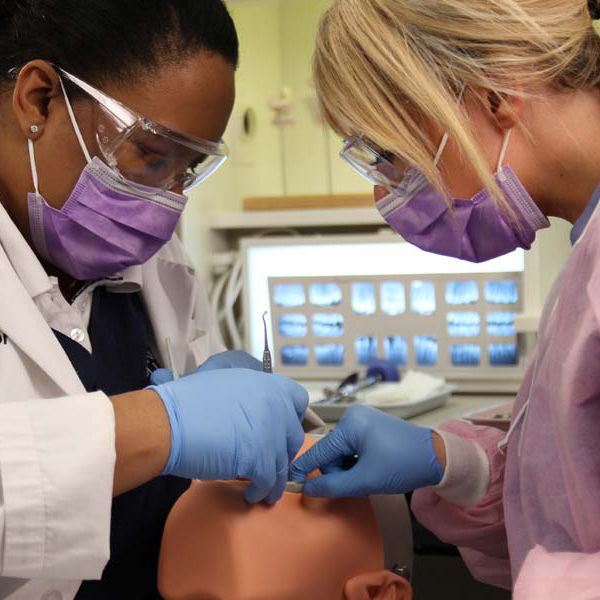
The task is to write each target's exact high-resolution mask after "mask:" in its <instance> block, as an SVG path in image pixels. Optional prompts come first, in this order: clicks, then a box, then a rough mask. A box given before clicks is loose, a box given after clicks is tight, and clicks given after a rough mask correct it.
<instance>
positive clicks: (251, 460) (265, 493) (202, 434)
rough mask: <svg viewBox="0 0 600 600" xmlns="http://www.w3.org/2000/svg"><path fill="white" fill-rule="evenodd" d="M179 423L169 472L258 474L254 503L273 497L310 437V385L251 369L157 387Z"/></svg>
mask: <svg viewBox="0 0 600 600" xmlns="http://www.w3.org/2000/svg"><path fill="white" fill-rule="evenodd" d="M149 389H153V390H155V391H156V392H157V393H158V394H159V396H160V397H161V398H162V401H163V403H164V405H165V408H166V410H167V414H168V415H169V421H170V423H171V452H170V456H169V460H168V462H167V465H166V467H165V470H164V472H163V474H164V475H178V476H179V477H186V478H190V479H206V480H215V479H224V480H227V479H238V478H245V479H250V480H251V482H252V483H251V485H250V486H249V487H248V489H247V490H246V500H247V501H248V502H250V503H255V502H260V501H261V500H266V501H267V502H269V503H270V504H273V503H275V502H277V500H279V499H280V498H281V496H282V494H283V488H284V487H285V484H286V482H287V477H288V470H289V467H290V465H291V463H292V461H293V460H294V456H296V454H297V453H298V451H299V450H300V447H301V446H302V443H303V441H304V432H303V431H302V426H301V421H302V418H303V416H304V412H305V411H306V407H307V406H308V393H307V392H306V390H305V389H304V388H303V387H302V386H300V385H298V384H297V383H295V382H294V381H292V380H291V379H288V378H287V377H282V376H281V375H272V374H266V373H257V372H256V371H251V370H249V369H227V370H219V371H206V372H202V373H196V374H194V375H189V376H187V377H182V378H181V379H178V380H177V381H172V382H170V383H165V384H163V385H159V386H152V387H150V388H149Z"/></svg>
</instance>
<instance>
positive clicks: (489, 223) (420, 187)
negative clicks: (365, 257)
mask: <svg viewBox="0 0 600 600" xmlns="http://www.w3.org/2000/svg"><path fill="white" fill-rule="evenodd" d="M509 139H510V131H509V132H508V133H507V135H506V138H505V141H504V146H503V148H502V152H501V153H500V160H499V162H498V169H497V172H496V175H495V179H496V181H497V183H498V185H499V186H500V190H501V191H502V194H503V196H504V199H505V200H506V202H507V204H508V205H509V206H510V207H511V209H512V210H513V212H514V217H515V219H511V217H510V216H509V215H508V214H506V213H505V211H504V210H503V209H502V208H501V207H499V206H498V204H497V202H496V201H495V200H494V198H493V197H492V196H491V195H490V194H489V192H488V191H487V190H482V191H480V192H479V193H478V194H477V195H476V196H474V197H473V198H471V199H470V200H467V199H459V198H451V199H450V202H449V201H448V198H446V197H444V195H443V194H440V193H439V192H438V191H437V190H436V189H435V187H434V186H433V185H432V184H431V183H429V182H428V181H427V179H426V178H425V176H424V175H423V173H421V171H419V170H418V169H417V168H415V167H411V168H409V169H408V170H407V171H406V174H405V176H404V179H403V181H402V183H401V184H400V186H398V188H397V189H395V190H394V191H393V192H392V193H391V194H389V195H388V196H386V197H385V198H383V199H382V200H380V201H379V202H377V209H378V210H379V212H380V213H381V215H382V216H383V218H384V219H385V220H386V221H387V222H388V224H389V225H390V226H391V227H392V229H394V231H396V232H397V233H399V234H400V235H401V236H402V237H403V238H404V239H405V240H406V241H407V242H410V243H411V244H414V245H415V246H417V247H419V248H421V249H422V250H426V251H427V252H433V253H435V254H442V255H444V256H451V257H454V258H460V259H463V260H468V261H471V262H484V261H486V260H491V259H493V258H497V257H499V256H502V255H504V254H508V253H509V252H512V251H513V250H515V249H517V248H524V249H526V250H529V248H531V244H532V243H533V241H534V240H535V234H536V232H537V231H538V230H540V229H545V228H546V227H549V226H550V223H549V222H548V219H546V217H545V216H544V215H543V214H542V213H541V211H540V209H539V208H538V207H537V205H536V204H535V202H534V201H533V199H532V198H531V196H530V195H529V194H528V193H527V190H526V189H525V188H524V187H523V185H522V184H521V182H520V181H519V179H518V177H517V176H516V175H515V173H514V172H513V170H512V169H511V168H510V167H508V166H504V167H503V166H502V163H503V162H504V157H505V155H506V149H507V147H508V141H509ZM446 142H447V136H444V139H443V141H442V144H441V146H440V150H439V152H438V156H437V158H436V164H437V161H438V160H439V158H440V157H441V154H442V152H443V150H444V147H445V145H446ZM513 221H514V222H513Z"/></svg>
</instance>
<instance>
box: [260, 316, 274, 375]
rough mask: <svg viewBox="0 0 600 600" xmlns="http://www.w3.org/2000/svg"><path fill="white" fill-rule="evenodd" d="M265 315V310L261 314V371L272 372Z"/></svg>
mask: <svg viewBox="0 0 600 600" xmlns="http://www.w3.org/2000/svg"><path fill="white" fill-rule="evenodd" d="M266 316H267V312H266V311H265V312H264V313H263V316H262V320H263V325H264V328H265V350H264V352H263V360H262V363H263V372H264V373H272V372H273V361H272V359H271V351H270V350H269V337H268V336H267V321H266V320H265V317H266Z"/></svg>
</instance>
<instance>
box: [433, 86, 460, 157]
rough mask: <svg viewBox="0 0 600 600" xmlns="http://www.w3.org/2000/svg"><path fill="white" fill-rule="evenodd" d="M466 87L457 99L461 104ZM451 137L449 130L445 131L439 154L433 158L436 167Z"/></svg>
mask: <svg viewBox="0 0 600 600" xmlns="http://www.w3.org/2000/svg"><path fill="white" fill-rule="evenodd" d="M466 89H467V86H463V88H462V90H460V94H459V95H458V99H457V101H458V104H459V105H460V103H461V102H462V99H463V97H464V95H465V90H466ZM449 139H450V136H449V135H448V132H446V133H444V135H443V137H442V141H441V142H440V147H439V148H438V151H437V154H436V155H435V159H434V160H433V166H434V167H437V166H438V164H439V162H440V160H441V159H442V155H443V154H444V150H445V149H446V146H447V145H448V140H449Z"/></svg>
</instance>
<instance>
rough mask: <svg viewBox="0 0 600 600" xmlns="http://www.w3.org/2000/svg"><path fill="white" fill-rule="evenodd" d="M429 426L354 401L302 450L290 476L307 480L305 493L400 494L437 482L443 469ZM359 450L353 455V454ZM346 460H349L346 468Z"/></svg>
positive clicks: (331, 494)
mask: <svg viewBox="0 0 600 600" xmlns="http://www.w3.org/2000/svg"><path fill="white" fill-rule="evenodd" d="M431 433H432V432H431V429H428V428H426V427H419V426H418V425H413V424H412V423H408V422H407V421H403V420H402V419H398V418H396V417H392V416H390V415H387V414H385V413H383V412H381V411H379V410H375V409H374V408H368V407H366V406H361V405H359V404H356V405H354V406H351V407H350V408H349V409H348V410H347V411H346V412H345V413H344V415H343V417H342V419H341V421H340V422H339V424H338V426H337V427H336V428H335V429H334V430H333V431H331V432H330V433H329V435H327V436H326V437H324V438H323V439H322V440H321V441H319V442H318V443H317V444H315V445H314V446H313V447H312V448H310V450H308V452H306V453H305V454H303V455H302V456H301V457H300V458H299V459H298V460H297V461H296V462H295V463H294V464H293V465H292V468H291V469H290V476H291V479H292V480H294V481H300V482H302V481H305V480H306V476H307V474H309V473H311V472H312V471H314V470H315V469H320V470H321V472H322V473H323V475H322V476H321V477H316V478H314V479H311V480H310V481H307V482H306V486H305V487H304V494H305V495H307V496H318V497H325V498H343V497H355V496H357V497H361V496H370V495H372V494H404V493H406V492H410V491H412V490H415V489H417V488H420V487H425V486H428V485H436V484H438V483H439V482H440V481H441V479H442V476H443V474H444V472H443V470H442V467H441V465H440V463H439V461H438V458H437V456H436V454H435V451H434V449H433V440H432V437H431ZM356 455H358V460H352V458H353V457H355V456H356ZM349 460H350V461H351V462H352V463H353V464H354V466H352V467H351V468H349V469H348V470H345V469H344V466H348V462H349Z"/></svg>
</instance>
